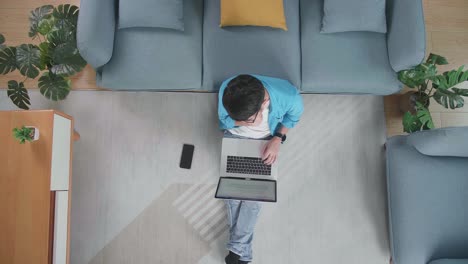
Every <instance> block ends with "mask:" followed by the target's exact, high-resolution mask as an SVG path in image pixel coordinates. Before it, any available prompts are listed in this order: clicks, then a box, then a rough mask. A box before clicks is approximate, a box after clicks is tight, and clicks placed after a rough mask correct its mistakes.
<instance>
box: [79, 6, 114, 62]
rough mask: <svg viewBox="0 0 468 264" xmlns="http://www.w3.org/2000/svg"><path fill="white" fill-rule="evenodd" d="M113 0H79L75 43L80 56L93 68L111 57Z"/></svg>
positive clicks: (112, 46) (112, 44) (112, 45)
mask: <svg viewBox="0 0 468 264" xmlns="http://www.w3.org/2000/svg"><path fill="white" fill-rule="evenodd" d="M116 10H117V7H116V1H115V0H81V1H80V13H79V16H78V28H77V45H78V50H79V51H80V54H81V56H82V57H83V58H84V59H85V60H86V61H87V62H88V63H89V64H91V66H93V67H94V68H95V69H97V68H99V67H101V66H103V65H104V64H106V63H107V62H108V61H109V60H110V58H111V57H112V51H113V48H114V34H115V24H116Z"/></svg>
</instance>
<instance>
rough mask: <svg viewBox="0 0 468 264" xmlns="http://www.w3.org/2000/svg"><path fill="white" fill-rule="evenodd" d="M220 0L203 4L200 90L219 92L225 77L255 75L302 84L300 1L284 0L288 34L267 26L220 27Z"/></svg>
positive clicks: (211, 0)
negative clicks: (243, 74) (201, 83)
mask: <svg viewBox="0 0 468 264" xmlns="http://www.w3.org/2000/svg"><path fill="white" fill-rule="evenodd" d="M219 7H220V1H219V0H206V1H205V17H204V25H203V65H204V66H203V89H205V90H210V91H213V90H218V89H219V86H220V85H221V83H222V82H223V81H224V80H226V79H227V78H229V77H231V76H234V75H238V74H242V73H248V74H258V75H266V76H271V77H275V78H282V79H286V80H289V81H290V82H291V83H292V84H293V85H295V86H296V87H300V83H301V70H300V69H301V68H300V67H301V56H300V34H299V1H298V0H288V1H284V12H285V16H286V23H287V26H288V31H284V30H281V29H272V28H266V27H225V28H221V27H219V23H220V17H219V16H220V9H219Z"/></svg>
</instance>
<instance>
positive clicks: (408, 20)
mask: <svg viewBox="0 0 468 264" xmlns="http://www.w3.org/2000/svg"><path fill="white" fill-rule="evenodd" d="M387 29H388V31H387V45H388V57H389V59H390V64H391V65H392V67H393V70H395V71H396V72H398V71H401V70H404V69H408V68H412V67H414V66H416V65H418V64H419V63H421V62H422V60H423V59H424V56H425V54H426V30H425V26H424V13H423V9H422V1H421V0H387Z"/></svg>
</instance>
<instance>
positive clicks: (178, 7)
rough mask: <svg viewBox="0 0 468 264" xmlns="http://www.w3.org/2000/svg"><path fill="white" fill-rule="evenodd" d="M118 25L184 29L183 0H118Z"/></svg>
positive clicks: (124, 26) (122, 26)
mask: <svg viewBox="0 0 468 264" xmlns="http://www.w3.org/2000/svg"><path fill="white" fill-rule="evenodd" d="M118 1H119V18H118V27H119V29H121V28H133V27H158V28H169V29H176V30H181V31H183V30H184V5H183V0H170V1H168V0H118Z"/></svg>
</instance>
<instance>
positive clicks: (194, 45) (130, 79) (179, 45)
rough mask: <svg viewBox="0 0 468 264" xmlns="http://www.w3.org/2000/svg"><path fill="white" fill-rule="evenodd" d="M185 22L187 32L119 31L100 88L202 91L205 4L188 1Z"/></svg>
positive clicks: (161, 30) (100, 79) (146, 29)
mask: <svg viewBox="0 0 468 264" xmlns="http://www.w3.org/2000/svg"><path fill="white" fill-rule="evenodd" d="M184 19H185V29H184V31H183V32H182V31H176V30H172V29H162V28H129V29H119V30H117V31H116V34H115V40H114V51H113V54H112V58H111V60H110V61H109V62H108V63H107V64H106V65H104V66H103V67H102V68H101V69H98V85H101V86H104V87H108V88H111V89H117V90H119V89H120V90H181V89H200V87H201V80H202V20H203V1H202V0H184ZM187 21H189V22H190V23H188V22H187Z"/></svg>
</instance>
